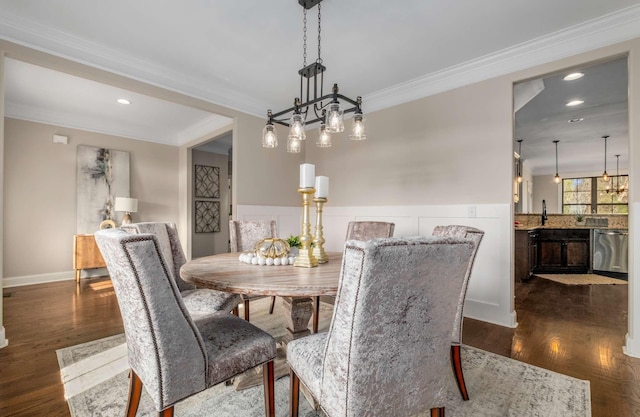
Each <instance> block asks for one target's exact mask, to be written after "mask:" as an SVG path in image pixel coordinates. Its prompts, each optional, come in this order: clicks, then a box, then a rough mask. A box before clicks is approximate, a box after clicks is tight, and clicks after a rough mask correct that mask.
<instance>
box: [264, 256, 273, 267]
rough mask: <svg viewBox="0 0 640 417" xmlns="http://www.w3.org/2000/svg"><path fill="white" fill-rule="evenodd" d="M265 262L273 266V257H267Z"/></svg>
mask: <svg viewBox="0 0 640 417" xmlns="http://www.w3.org/2000/svg"><path fill="white" fill-rule="evenodd" d="M265 262H266V263H267V265H269V266H271V265H273V258H267V260H266V261H265Z"/></svg>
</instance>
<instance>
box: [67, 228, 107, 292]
mask: <svg viewBox="0 0 640 417" xmlns="http://www.w3.org/2000/svg"><path fill="white" fill-rule="evenodd" d="M105 267H106V264H105V263H104V259H102V254H101V253H100V249H98V245H96V239H95V238H94V237H93V235H73V269H74V270H75V271H76V282H80V272H82V270H83V269H93V268H105Z"/></svg>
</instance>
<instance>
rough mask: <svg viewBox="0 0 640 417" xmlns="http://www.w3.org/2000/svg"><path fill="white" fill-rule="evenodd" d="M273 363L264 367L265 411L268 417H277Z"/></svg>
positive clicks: (268, 363)
mask: <svg viewBox="0 0 640 417" xmlns="http://www.w3.org/2000/svg"><path fill="white" fill-rule="evenodd" d="M274 376H275V374H274V371H273V361H270V362H267V363H265V364H264V365H263V366H262V384H263V385H264V411H265V416H266V417H275V416H276V402H275V385H274Z"/></svg>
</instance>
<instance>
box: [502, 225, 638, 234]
mask: <svg viewBox="0 0 640 417" xmlns="http://www.w3.org/2000/svg"><path fill="white" fill-rule="evenodd" d="M513 228H514V230H522V231H525V232H526V231H529V230H540V229H567V230H570V229H587V230H590V229H610V230H628V229H627V228H626V227H604V226H549V225H544V226H524V225H523V226H517V225H514V227H513Z"/></svg>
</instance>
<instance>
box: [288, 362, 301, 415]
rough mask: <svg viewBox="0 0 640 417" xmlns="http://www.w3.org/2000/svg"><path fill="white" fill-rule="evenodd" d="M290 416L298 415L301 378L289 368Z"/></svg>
mask: <svg viewBox="0 0 640 417" xmlns="http://www.w3.org/2000/svg"><path fill="white" fill-rule="evenodd" d="M289 382H290V384H289V387H290V390H289V417H298V406H299V403H298V401H299V399H300V379H298V375H296V373H295V372H293V369H291V368H289Z"/></svg>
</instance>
